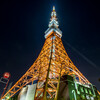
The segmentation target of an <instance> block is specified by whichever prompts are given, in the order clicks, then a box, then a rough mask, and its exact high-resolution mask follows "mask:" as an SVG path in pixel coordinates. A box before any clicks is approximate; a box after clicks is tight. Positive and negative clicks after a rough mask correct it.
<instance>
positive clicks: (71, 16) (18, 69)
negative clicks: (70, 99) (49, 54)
mask: <svg viewBox="0 0 100 100" xmlns="http://www.w3.org/2000/svg"><path fill="white" fill-rule="evenodd" d="M53 5H55V7H56V12H57V18H58V22H59V28H60V29H61V30H62V32H63V36H62V41H63V44H64V47H65V49H66V51H67V53H68V55H69V57H70V58H71V60H72V61H73V63H74V64H75V65H76V67H77V68H78V69H79V70H80V71H81V72H82V73H83V75H84V76H85V77H86V78H87V79H88V80H89V81H90V82H91V83H92V84H94V85H96V87H97V89H98V90H99V91H100V82H99V78H100V3H99V0H98V1H96V0H93V1H92V0H32V1H30V0H27V1H26V0H24V1H21V0H20V2H19V1H16V0H11V1H9V0H3V2H2V3H0V77H2V75H3V73H4V72H6V71H7V72H10V73H11V79H10V82H13V84H14V83H15V82H16V81H17V80H18V79H19V78H20V77H21V76H22V75H23V74H24V73H25V72H26V71H27V70H28V69H29V68H30V66H31V65H32V64H33V63H34V61H35V59H36V58H37V57H38V55H39V53H40V51H41V49H42V46H43V44H44V41H45V38H44V32H45V31H46V29H47V28H48V23H49V20H50V14H51V11H52V7H53ZM68 44H70V45H71V46H70V45H68ZM0 88H2V87H0Z"/></svg>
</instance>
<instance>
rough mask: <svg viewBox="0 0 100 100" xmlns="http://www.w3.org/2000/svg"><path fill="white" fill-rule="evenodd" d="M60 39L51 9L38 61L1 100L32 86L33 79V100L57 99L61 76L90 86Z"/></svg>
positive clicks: (53, 12) (60, 33)
mask: <svg viewBox="0 0 100 100" xmlns="http://www.w3.org/2000/svg"><path fill="white" fill-rule="evenodd" d="M61 37H62V31H61V30H60V29H59V23H58V21H57V16H56V11H55V7H53V10H52V12H51V19H50V22H49V25H48V29H47V30H46V31H45V43H44V45H43V48H42V50H41V52H40V54H39V56H38V58H37V59H36V60H35V62H34V63H33V65H32V66H31V67H30V68H29V69H28V71H27V72H26V73H25V74H24V75H23V76H22V77H21V78H20V79H19V80H18V81H17V82H16V83H15V85H14V86H13V87H12V88H11V89H10V90H9V91H8V92H7V93H6V94H5V95H4V96H3V97H2V98H1V100H2V99H5V98H6V96H7V95H8V94H10V96H9V98H11V97H12V96H14V95H15V94H16V93H17V92H18V91H20V90H21V89H22V88H23V87H24V86H26V85H27V84H30V83H31V84H33V82H34V81H35V80H38V82H37V86H36V91H35V94H34V100H48V99H50V100H51V99H52V100H58V92H59V86H60V80H61V77H62V76H64V75H70V76H72V77H73V79H74V80H75V81H77V82H79V83H81V84H91V83H90V82H89V81H88V80H87V79H86V78H85V77H84V75H83V74H82V73H81V72H80V71H79V70H78V69H77V67H76V66H75V65H74V64H73V62H72V61H71V59H70V58H69V56H68V54H67V52H66V50H65V48H64V46H63V43H62V40H61ZM9 98H7V99H6V100H8V99H9Z"/></svg>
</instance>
